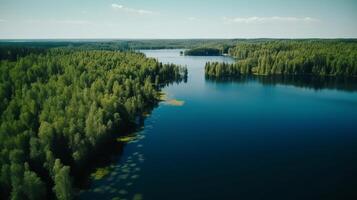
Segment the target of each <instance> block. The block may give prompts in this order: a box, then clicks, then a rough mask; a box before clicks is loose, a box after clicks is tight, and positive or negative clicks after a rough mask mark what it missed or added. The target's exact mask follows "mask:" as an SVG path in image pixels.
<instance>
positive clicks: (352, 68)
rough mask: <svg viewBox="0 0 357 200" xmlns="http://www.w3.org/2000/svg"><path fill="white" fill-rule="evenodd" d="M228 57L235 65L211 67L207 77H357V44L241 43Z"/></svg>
mask: <svg viewBox="0 0 357 200" xmlns="http://www.w3.org/2000/svg"><path fill="white" fill-rule="evenodd" d="M228 53H229V55H231V56H233V57H234V58H236V59H237V61H236V62H235V63H234V64H227V63H207V64H206V67H205V73H206V75H207V76H210V77H221V76H237V75H241V74H256V75H274V74H277V75H315V76H345V77H346V76H357V43H356V42H355V41H334V40H332V41H328V40H327V41H326V40H316V41H315V40H312V41H310V40H301V41H298V40H282V41H269V42H263V43H257V44H255V43H241V44H238V45H236V46H235V47H233V48H230V49H229V50H228Z"/></svg>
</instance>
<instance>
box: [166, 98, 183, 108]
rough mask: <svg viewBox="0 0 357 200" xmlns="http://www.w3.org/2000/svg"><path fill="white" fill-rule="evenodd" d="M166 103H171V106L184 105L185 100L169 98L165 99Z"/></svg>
mask: <svg viewBox="0 0 357 200" xmlns="http://www.w3.org/2000/svg"><path fill="white" fill-rule="evenodd" d="M165 104H167V105H170V106H183V104H185V102H184V101H180V100H177V99H169V100H167V101H165Z"/></svg>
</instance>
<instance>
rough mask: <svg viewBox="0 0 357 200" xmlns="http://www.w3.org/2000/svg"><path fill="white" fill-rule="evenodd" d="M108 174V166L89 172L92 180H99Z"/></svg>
mask: <svg viewBox="0 0 357 200" xmlns="http://www.w3.org/2000/svg"><path fill="white" fill-rule="evenodd" d="M108 174H109V168H108V167H103V168H98V169H97V170H96V171H95V172H94V173H92V174H91V178H92V179H94V180H100V179H102V178H104V177H105V176H106V175H108Z"/></svg>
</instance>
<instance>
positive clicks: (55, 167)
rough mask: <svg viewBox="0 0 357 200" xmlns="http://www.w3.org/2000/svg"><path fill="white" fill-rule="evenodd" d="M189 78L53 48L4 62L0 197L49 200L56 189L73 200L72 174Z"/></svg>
mask: <svg viewBox="0 0 357 200" xmlns="http://www.w3.org/2000/svg"><path fill="white" fill-rule="evenodd" d="M26 54H27V53H26ZM185 75H187V70H186V69H185V68H181V67H178V66H175V65H172V64H167V65H166V64H165V65H163V64H161V63H159V62H157V61H156V60H155V59H149V58H146V57H145V56H144V54H141V53H134V52H114V51H87V50H78V49H77V50H73V49H72V50H68V49H48V50H47V51H46V52H40V53H39V52H37V50H35V51H34V52H29V53H28V54H27V55H21V56H17V59H16V60H14V61H11V59H6V60H1V61H0V97H1V99H0V100H1V101H0V102H1V103H0V108H1V109H0V119H1V123H0V150H1V151H0V171H1V174H0V192H1V194H0V198H1V199H8V198H11V199H44V198H46V191H51V190H50V187H51V185H52V184H53V183H54V188H53V192H54V193H55V196H56V197H57V198H58V199H71V198H72V197H73V194H72V186H71V177H70V175H76V174H75V172H76V170H80V169H81V168H83V167H84V166H85V164H86V161H87V160H88V158H89V156H90V155H91V152H93V151H95V150H96V149H97V148H99V147H100V145H101V144H103V143H105V142H106V141H107V140H109V139H112V138H116V137H118V136H120V133H122V132H123V131H124V130H126V129H127V128H128V127H129V126H131V125H132V124H134V122H135V119H136V118H137V116H141V114H142V112H143V111H144V110H147V109H148V108H151V107H152V106H153V105H155V104H156V103H157V102H158V100H157V99H156V97H157V96H158V93H159V90H160V87H161V86H163V85H165V84H169V83H171V82H172V81H180V80H181V79H183V78H184V76H185ZM70 172H71V173H70ZM51 179H52V180H51ZM48 196H51V195H50V194H47V197H48Z"/></svg>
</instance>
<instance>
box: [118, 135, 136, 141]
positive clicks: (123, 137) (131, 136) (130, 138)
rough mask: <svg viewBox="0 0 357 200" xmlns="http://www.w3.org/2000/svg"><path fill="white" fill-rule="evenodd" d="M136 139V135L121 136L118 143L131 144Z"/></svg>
mask: <svg viewBox="0 0 357 200" xmlns="http://www.w3.org/2000/svg"><path fill="white" fill-rule="evenodd" d="M135 139H136V136H135V135H134V134H131V135H126V136H121V137H118V138H117V141H118V142H130V141H133V140H135Z"/></svg>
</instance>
